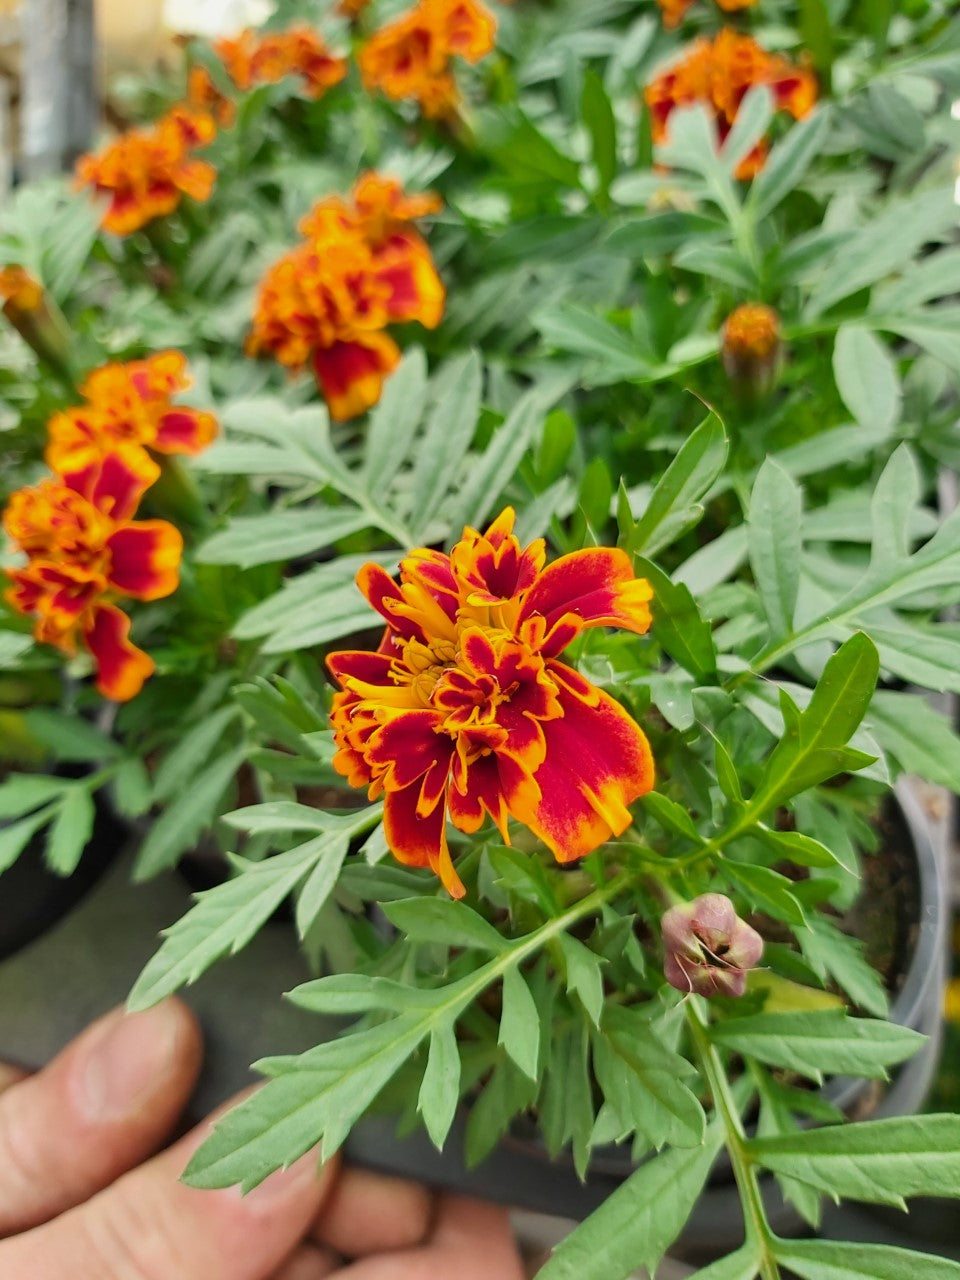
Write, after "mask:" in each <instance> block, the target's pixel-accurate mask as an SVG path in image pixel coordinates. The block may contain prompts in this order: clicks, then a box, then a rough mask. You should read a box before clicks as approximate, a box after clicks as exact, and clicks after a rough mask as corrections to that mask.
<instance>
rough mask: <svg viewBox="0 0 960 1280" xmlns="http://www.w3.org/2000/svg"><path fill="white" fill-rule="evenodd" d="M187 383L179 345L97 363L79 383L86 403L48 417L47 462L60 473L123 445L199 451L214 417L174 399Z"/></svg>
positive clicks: (213, 425) (158, 450) (209, 438)
mask: <svg viewBox="0 0 960 1280" xmlns="http://www.w3.org/2000/svg"><path fill="white" fill-rule="evenodd" d="M190 385H191V379H190V378H189V376H188V374H187V361H186V357H185V356H183V355H182V354H181V353H180V352H179V351H161V352H159V353H158V354H157V355H153V356H148V357H147V359H146V360H132V361H130V362H129V363H127V364H118V363H117V364H105V365H103V366H102V367H101V368H99V369H95V370H94V371H93V373H91V374H90V376H89V377H88V378H87V380H86V381H85V382H84V383H83V385H82V386H81V388H80V392H81V395H82V396H83V397H84V400H85V401H86V403H85V404H83V405H78V406H76V407H74V408H70V409H66V410H64V411H63V412H62V413H56V414H54V416H53V417H52V418H51V419H50V422H49V424H48V427H47V431H48V435H49V444H48V445H47V451H46V460H47V464H48V466H50V467H51V468H52V469H53V470H54V471H59V472H61V473H62V472H66V471H75V470H77V469H78V468H80V467H84V466H87V465H88V464H90V463H91V462H94V461H95V460H96V459H98V458H102V457H103V456H104V455H105V454H107V453H111V452H113V451H114V450H115V449H116V448H117V447H118V446H121V445H122V446H125V447H127V448H132V449H140V450H150V451H152V452H154V453H183V454H197V453H200V451H201V450H202V449H205V448H206V447H207V445H208V444H210V442H211V441H212V440H213V439H214V437H215V436H216V434H217V420H216V418H214V416H213V414H211V413H205V412H203V411H202V410H200V409H191V408H189V407H188V406H187V405H181V404H174V403H173V397H174V396H175V395H176V394H177V393H178V392H180V391H185V390H186V389H187V388H188V387H189V386H190Z"/></svg>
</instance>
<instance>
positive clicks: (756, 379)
mask: <svg viewBox="0 0 960 1280" xmlns="http://www.w3.org/2000/svg"><path fill="white" fill-rule="evenodd" d="M720 354H721V358H722V360H723V368H724V371H725V372H726V375H727V377H728V378H729V379H730V381H731V382H732V384H733V386H734V388H735V390H737V391H739V392H742V393H744V394H746V395H749V396H758V395H767V394H768V393H769V392H770V391H772V390H773V388H774V386H775V385H776V382H777V378H778V375H779V372H780V361H781V340H780V317H779V316H778V315H777V313H776V311H774V310H773V308H772V307H768V306H766V305H765V304H764V303H762V302H745V303H743V304H742V305H741V306H739V307H736V308H735V309H734V310H733V311H731V312H730V314H729V315H728V316H727V318H726V320H725V322H724V325H723V343H722V346H721V349H720Z"/></svg>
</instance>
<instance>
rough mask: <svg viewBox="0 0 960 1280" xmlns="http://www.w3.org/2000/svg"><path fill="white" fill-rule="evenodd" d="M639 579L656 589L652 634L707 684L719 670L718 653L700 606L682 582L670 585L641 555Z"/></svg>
mask: <svg viewBox="0 0 960 1280" xmlns="http://www.w3.org/2000/svg"><path fill="white" fill-rule="evenodd" d="M634 567H635V569H636V573H637V576H638V577H641V578H646V579H647V581H648V582H649V583H650V585H651V587H653V601H652V603H651V613H652V614H653V634H654V636H655V638H656V640H657V641H658V643H659V644H660V646H661V647H662V648H663V650H664V651H665V652H666V653H668V654H669V655H670V657H671V658H673V660H674V662H678V663H679V664H680V666H681V667H683V668H684V669H685V670H686V671H689V672H690V673H691V675H693V676H694V677H695V678H696V679H697V680H698V681H701V682H702V681H705V680H707V679H708V678H709V677H710V676H712V675H714V674H715V673H716V670H717V652H716V649H715V647H714V643H713V632H712V630H711V627H710V624H709V623H708V622H706V621H705V619H704V618H703V617H701V615H700V610H699V609H698V608H697V603H696V601H695V600H694V598H693V596H692V595H691V594H690V591H689V589H688V588H687V587H685V586H684V584H683V583H682V582H671V581H670V579H669V578H668V577H667V575H666V574H665V573H664V572H663V570H662V569H660V568H659V566H658V565H656V564H654V563H653V561H652V560H647V559H645V558H644V557H642V556H637V557H635V558H634Z"/></svg>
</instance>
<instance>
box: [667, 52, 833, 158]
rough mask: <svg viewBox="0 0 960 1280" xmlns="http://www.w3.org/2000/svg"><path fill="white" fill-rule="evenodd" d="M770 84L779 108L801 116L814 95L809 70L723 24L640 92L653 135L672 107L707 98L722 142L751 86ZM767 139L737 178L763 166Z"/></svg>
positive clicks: (814, 87)
mask: <svg viewBox="0 0 960 1280" xmlns="http://www.w3.org/2000/svg"><path fill="white" fill-rule="evenodd" d="M761 84H763V85H768V86H769V88H770V90H771V91H772V93H773V97H774V101H775V103H776V105H777V108H778V109H779V110H781V111H787V112H789V113H790V115H792V116H793V117H794V119H795V120H800V119H802V118H803V117H804V116H805V115H807V114H808V113H809V112H810V111H811V110H812V109H813V105H814V103H815V102H816V100H817V82H816V79H815V77H814V75H813V73H812V72H810V71H808V70H807V69H806V68H804V67H797V66H795V65H794V64H793V63H792V62H790V60H789V59H788V58H785V57H783V55H782V54H774V53H767V51H766V50H765V49H763V48H761V47H760V45H758V44H757V42H756V41H755V40H754V39H753V37H752V36H746V35H741V34H740V33H739V32H736V31H733V30H731V29H730V28H729V27H726V28H724V30H722V31H721V32H719V34H718V35H717V36H715V37H714V39H713V40H707V39H702V40H697V41H696V42H695V43H694V45H693V47H692V49H691V50H690V51H689V53H688V54H687V55H686V57H684V58H682V59H681V60H680V61H679V62H677V63H675V64H674V65H673V66H672V67H669V68H668V69H667V70H666V71H664V72H663V73H662V74H661V75H659V76H657V78H656V79H655V80H654V81H652V83H651V84H649V85H648V86H647V88H646V90H645V91H644V97H645V99H646V103H647V106H648V108H649V110H650V120H651V128H652V133H653V140H654V142H656V143H662V142H665V141H666V140H667V138H668V136H669V128H668V122H669V119H670V116H671V114H672V113H673V111H674V109H675V108H676V107H684V106H690V105H692V104H693V103H695V102H702V103H705V104H706V105H707V106H708V107H709V108H710V109H711V110H712V111H713V114H714V116H715V118H716V122H717V129H718V132H719V134H720V141H721V142H723V140H724V139H725V138H726V136H727V134H728V133H729V132H730V129H731V127H732V125H733V122H734V120H736V118H737V112H738V111H739V109H740V103H741V102H742V101H743V99H744V97H745V96H746V94H747V92H748V90H750V89H752V88H753V87H754V85H761ZM766 156H767V143H766V142H765V141H762V142H759V143H758V144H757V146H756V147H754V149H753V150H752V151H751V152H750V154H749V155H747V156H745V157H744V159H743V160H741V161H740V164H739V165H738V166H737V173H736V176H737V177H738V178H744V179H746V178H752V177H754V176H755V175H756V174H757V173H758V172H759V171H760V169H761V168H762V167H763V163H764V161H765V159H766Z"/></svg>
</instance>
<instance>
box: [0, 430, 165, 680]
mask: <svg viewBox="0 0 960 1280" xmlns="http://www.w3.org/2000/svg"><path fill="white" fill-rule="evenodd" d="M159 473H160V472H159V467H158V466H157V465H156V463H155V462H152V461H151V460H150V459H149V458H148V457H146V455H145V454H143V453H142V452H141V451H140V450H130V449H125V448H118V449H117V450H116V451H115V452H113V453H111V454H108V455H107V456H105V457H103V458H102V459H100V460H98V461H96V462H91V463H89V464H88V465H86V466H83V467H80V468H78V469H77V470H74V471H70V472H67V473H65V474H63V475H60V476H55V477H52V478H50V479H48V480H43V481H41V482H40V484H38V485H33V486H31V487H29V488H26V489H20V490H18V491H17V492H16V493H14V494H13V495H12V496H11V498H10V502H9V504H8V506H7V508H6V511H5V512H4V516H3V527H4V529H5V531H6V533H7V535H8V537H9V538H10V539H11V541H12V542H13V544H14V546H15V548H16V549H17V550H19V551H20V552H22V553H23V554H24V555H25V556H26V564H25V565H23V566H22V567H19V568H13V569H8V570H7V571H6V572H7V576H8V577H9V578H10V581H11V583H12V585H11V586H10V587H9V588H8V590H7V593H6V598H7V600H8V601H9V602H10V603H11V604H12V605H13V607H14V608H15V609H16V610H17V611H18V612H19V613H23V614H27V615H30V616H33V618H34V619H35V623H34V635H35V636H36V638H37V640H39V641H40V642H41V643H43V644H51V645H55V646H56V647H57V648H59V649H62V650H63V651H64V652H66V653H68V654H73V653H76V651H77V647H78V645H80V644H82V645H83V646H84V647H85V648H86V649H87V650H88V651H89V652H90V654H91V656H92V657H93V660H94V664H95V666H96V669H97V688H98V689H99V690H100V692H101V693H102V694H103V695H104V696H105V697H107V698H114V699H116V700H117V701H125V700H127V699H129V698H132V697H134V696H135V695H136V694H137V693H139V691H140V689H141V687H142V685H143V682H144V680H145V679H146V678H147V676H149V675H150V674H151V673H152V671H153V670H154V663H153V660H152V658H150V657H149V655H148V654H146V653H144V652H143V651H142V650H141V649H138V648H137V647H136V645H134V644H133V643H132V642H131V641H130V639H129V632H130V619H129V618H128V617H127V615H126V614H125V613H124V612H123V610H122V609H120V608H118V606H117V604H116V601H118V600H124V599H133V600H159V599H161V598H162V597H163V596H168V595H170V593H171V592H173V591H175V590H176V587H177V583H178V581H179V564H180V556H181V552H182V549H183V540H182V538H181V537H180V533H179V531H178V530H177V529H176V528H175V527H174V526H173V525H172V524H170V523H169V522H168V521H166V520H134V518H133V517H134V515H135V514H136V510H137V506H138V505H139V502H140V499H141V497H142V496H143V494H144V492H145V491H146V490H147V489H148V488H149V486H150V485H151V484H153V482H154V481H155V480H156V478H157V476H158V475H159Z"/></svg>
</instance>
